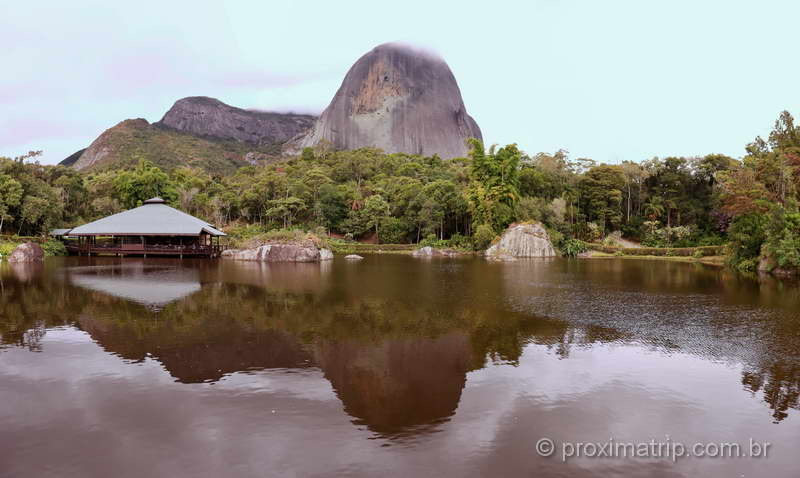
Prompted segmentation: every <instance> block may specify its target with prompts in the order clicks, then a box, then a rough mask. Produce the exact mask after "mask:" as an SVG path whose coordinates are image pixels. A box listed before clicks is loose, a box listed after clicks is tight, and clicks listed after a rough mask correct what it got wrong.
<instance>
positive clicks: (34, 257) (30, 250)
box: [8, 242, 44, 262]
mask: <svg viewBox="0 0 800 478" xmlns="http://www.w3.org/2000/svg"><path fill="white" fill-rule="evenodd" d="M43 260H44V251H43V250H42V248H41V247H40V246H39V244H36V243H35V242H26V243H25V244H20V245H18V246H17V247H16V248H15V249H14V250H13V251H12V252H11V254H10V255H9V256H8V262H41V261H43Z"/></svg>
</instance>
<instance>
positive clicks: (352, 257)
mask: <svg viewBox="0 0 800 478" xmlns="http://www.w3.org/2000/svg"><path fill="white" fill-rule="evenodd" d="M344 258H345V259H347V260H348V261H360V260H361V259H363V257H361V256H359V255H358V254H348V255H346V256H344Z"/></svg>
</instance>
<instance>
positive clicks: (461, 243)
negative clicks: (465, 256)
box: [449, 233, 472, 250]
mask: <svg viewBox="0 0 800 478" xmlns="http://www.w3.org/2000/svg"><path fill="white" fill-rule="evenodd" d="M449 242H450V247H452V248H455V249H464V250H470V249H472V239H470V238H469V237H467V236H462V235H461V234H458V233H456V234H453V235H452V236H450V240H449Z"/></svg>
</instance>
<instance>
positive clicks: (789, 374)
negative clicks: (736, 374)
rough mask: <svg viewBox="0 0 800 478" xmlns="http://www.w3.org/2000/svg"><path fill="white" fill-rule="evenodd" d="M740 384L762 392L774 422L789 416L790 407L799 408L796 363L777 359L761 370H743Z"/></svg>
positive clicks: (798, 383)
mask: <svg viewBox="0 0 800 478" xmlns="http://www.w3.org/2000/svg"><path fill="white" fill-rule="evenodd" d="M742 384H744V386H745V388H746V389H747V390H750V391H751V392H753V393H758V392H761V393H762V394H763V397H764V401H765V402H767V403H768V404H769V407H770V409H771V410H772V412H773V413H772V417H773V418H774V419H775V423H777V422H780V421H781V420H783V419H784V418H786V417H787V416H789V413H788V411H789V409H790V408H794V409H798V408H800V406H799V405H798V400H800V367H798V366H797V365H792V364H788V363H786V362H781V361H778V362H774V363H772V364H770V365H768V366H767V367H765V368H764V369H762V370H758V371H754V372H749V371H748V372H744V373H743V374H742Z"/></svg>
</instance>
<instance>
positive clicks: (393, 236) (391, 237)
mask: <svg viewBox="0 0 800 478" xmlns="http://www.w3.org/2000/svg"><path fill="white" fill-rule="evenodd" d="M407 237H408V224H407V223H406V222H405V221H403V220H402V219H398V218H396V217H387V218H386V219H384V221H383V222H382V223H381V225H380V228H379V229H378V238H380V242H381V243H382V244H401V243H404V242H406V238H407Z"/></svg>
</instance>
